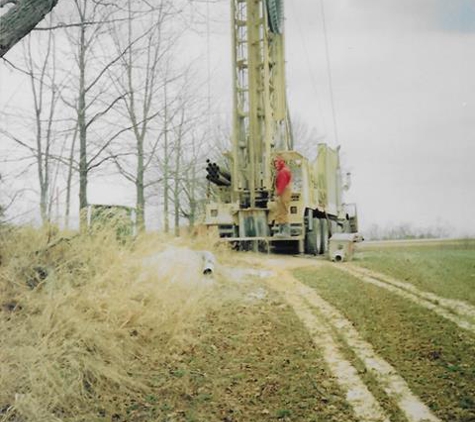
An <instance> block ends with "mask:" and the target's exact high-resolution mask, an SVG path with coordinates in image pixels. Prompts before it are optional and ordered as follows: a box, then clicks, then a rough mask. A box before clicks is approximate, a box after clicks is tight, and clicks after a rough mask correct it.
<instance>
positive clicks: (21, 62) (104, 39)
mask: <svg viewBox="0 0 475 422" xmlns="http://www.w3.org/2000/svg"><path fill="white" fill-rule="evenodd" d="M0 1H1V0H0ZM23 1H24V2H25V1H26V0H23ZM62 1H63V2H65V0H62ZM21 2H22V0H18V2H16V1H15V2H13V3H14V7H13V8H12V9H11V10H13V9H17V10H16V13H18V8H17V3H21ZM39 2H40V0H38V1H37V3H39ZM44 2H45V3H48V4H49V6H51V8H52V7H54V6H55V4H56V2H52V1H49V2H48V1H46V0H44ZM3 3H5V4H6V3H7V2H6V1H5V0H3V1H2V3H0V6H3V5H4V4H3ZM30 3H32V4H33V3H34V2H33V1H30ZM53 3H54V4H53ZM60 3H61V2H60ZM189 3H190V2H189V1H187V0H183V1H180V0H160V1H156V2H148V1H146V0H133V1H132V0H118V1H115V2H106V1H103V0H94V1H90V0H69V1H68V5H67V6H68V8H69V9H67V13H66V12H64V11H63V15H60V8H56V11H57V14H56V15H55V16H51V15H50V16H48V18H46V19H45V20H43V23H42V26H43V27H44V29H48V30H45V31H37V32H35V33H34V34H33V35H34V36H32V37H28V38H27V39H24V40H23V41H22V42H21V44H22V45H21V46H20V45H18V46H17V47H16V48H15V49H16V50H17V49H21V50H22V52H23V57H22V58H21V59H16V60H15V62H10V65H12V66H14V67H15V69H17V71H21V72H23V73H24V74H25V75H26V76H27V78H28V80H29V85H30V87H29V89H30V91H31V98H32V104H30V105H29V106H27V107H29V109H28V110H23V111H21V113H20V112H19V111H12V112H11V113H12V116H11V118H12V119H14V120H16V125H15V130H12V129H11V127H9V130H8V131H7V130H5V129H0V137H2V138H3V139H6V140H8V141H9V142H11V143H12V144H14V145H16V146H17V147H21V149H22V150H23V154H22V156H21V157H19V160H20V161H19V163H22V165H24V166H25V167H30V168H34V170H35V172H36V174H37V180H38V192H39V195H38V196H39V211H40V215H41V220H42V222H43V224H48V223H50V222H52V221H53V220H54V212H55V210H54V207H55V204H59V203H60V201H61V203H64V207H63V208H64V214H63V215H64V221H65V225H66V226H68V225H69V223H70V215H71V204H72V203H73V201H72V195H73V192H75V191H78V196H79V211H80V212H79V216H80V228H81V229H84V228H85V227H86V225H87V220H86V210H87V207H88V205H89V202H88V184H89V183H90V182H91V180H93V178H94V177H96V176H97V175H99V174H101V173H104V172H106V173H115V174H120V175H121V176H122V177H123V178H124V179H125V180H127V181H128V182H129V183H131V184H133V186H134V189H135V197H136V203H135V208H136V210H137V222H138V227H139V229H140V230H141V231H143V230H145V208H146V206H148V204H149V202H150V199H151V198H152V197H153V196H154V195H155V196H156V192H157V191H158V190H160V193H161V194H160V196H159V199H160V201H159V202H160V203H161V205H162V209H163V211H161V212H162V213H163V214H162V219H163V220H162V221H163V223H164V229H165V231H169V230H171V227H170V226H171V224H170V223H171V220H172V219H173V226H174V232H175V234H178V233H179V226H180V221H181V220H182V219H183V218H185V219H187V220H188V222H189V224H190V226H193V224H194V223H195V221H196V216H197V213H198V208H199V198H200V197H202V196H203V191H204V182H203V181H202V180H203V178H202V176H201V174H200V168H201V167H202V163H203V161H204V157H203V151H206V148H203V145H204V143H205V142H207V141H208V139H209V134H207V133H206V125H204V124H203V121H202V120H203V113H202V109H203V108H204V107H203V105H202V102H201V96H200V95H199V93H198V87H197V80H196V78H195V77H194V76H193V71H192V70H191V68H190V64H189V63H186V62H183V61H181V62H178V61H177V60H176V59H175V58H176V55H177V51H178V48H179V44H180V35H181V34H182V32H183V30H184V28H183V25H181V24H180V22H181V20H180V17H181V15H182V14H183V13H184V10H185V8H186V7H188V6H189ZM38 10H40V9H38ZM49 10H51V9H49ZM43 12H44V9H41V14H43V16H44V13H43ZM8 13H10V11H7V13H6V14H4V15H2V19H3V18H5V16H7V15H8ZM1 36H3V35H0V41H1V42H2V43H3V39H2V38H1ZM16 42H18V40H17V41H16ZM12 45H13V44H9V45H8V49H9V48H11V46H12ZM6 51H8V50H5V51H3V53H2V55H3V54H5V52H6ZM16 57H18V55H17V56H16ZM17 149H18V148H17ZM155 199H156V198H155ZM56 212H58V211H57V210H56ZM157 212H158V211H157Z"/></svg>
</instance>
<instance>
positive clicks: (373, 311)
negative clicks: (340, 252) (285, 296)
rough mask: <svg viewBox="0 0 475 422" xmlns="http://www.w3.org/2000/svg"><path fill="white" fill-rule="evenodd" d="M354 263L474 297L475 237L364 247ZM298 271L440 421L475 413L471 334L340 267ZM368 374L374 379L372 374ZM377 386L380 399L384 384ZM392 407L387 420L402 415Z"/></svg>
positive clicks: (448, 294) (424, 287) (439, 291)
mask: <svg viewBox="0 0 475 422" xmlns="http://www.w3.org/2000/svg"><path fill="white" fill-rule="evenodd" d="M355 263H357V264H358V265H361V266H363V267H366V268H370V269H372V270H377V271H380V272H382V273H384V274H387V275H390V276H392V277H395V278H397V279H400V280H402V281H404V282H406V283H413V284H414V285H415V286H417V287H418V288H420V289H421V290H425V291H430V292H434V293H436V294H438V295H440V296H442V297H447V298H454V299H466V300H467V301H468V302H471V303H473V300H474V298H475V296H474V294H475V293H474V286H475V275H474V274H475V248H474V243H473V242H461V243H458V244H449V245H443V244H442V245H425V246H423V245H418V246H408V245H401V246H392V247H387V248H384V249H383V248H381V249H380V250H372V251H371V250H370V251H363V252H361V253H360V254H359V256H357V259H356V260H355ZM295 275H296V277H297V278H298V279H299V280H301V281H303V282H305V283H306V284H307V285H309V286H311V287H312V288H314V289H315V290H316V291H317V292H318V293H319V294H320V295H321V296H322V297H323V298H324V299H325V300H327V301H328V302H329V303H331V304H333V305H334V306H335V307H336V308H338V309H340V310H341V312H342V313H343V314H344V315H345V317H346V318H347V319H348V320H349V321H351V323H352V324H354V326H355V328H356V329H357V331H358V332H359V333H360V334H361V335H362V337H363V338H364V339H365V340H366V341H367V342H369V343H370V344H371V345H372V346H373V347H374V349H375V351H376V352H377V353H378V354H379V355H380V356H382V357H383V358H385V359H386V360H387V361H388V362H390V363H391V364H392V365H393V366H394V367H395V369H396V370H397V371H398V373H400V374H401V375H402V376H403V378H404V379H405V380H406V381H407V382H408V384H409V386H410V388H411V389H412V390H413V391H414V392H415V393H416V394H417V395H418V396H419V397H420V398H422V399H423V401H424V402H425V403H426V404H428V405H429V407H430V408H431V409H432V410H433V411H434V413H435V414H436V415H437V416H438V417H439V418H440V419H441V420H444V421H451V422H452V421H454V422H455V421H464V422H468V421H474V420H475V336H474V335H473V333H470V332H467V331H464V330H462V329H460V327H458V326H456V325H455V324H453V323H452V322H450V321H447V320H445V319H443V318H441V317H440V316H438V315H436V314H434V312H432V311H431V310H428V309H424V308H422V307H420V306H418V305H417V304H415V303H413V302H411V301H408V300H406V299H405V298H403V297H400V296H398V295H395V294H393V293H392V292H390V291H387V290H385V289H382V288H379V287H377V286H374V285H369V284H367V283H363V282H362V281H361V280H360V279H358V278H357V277H353V276H352V275H349V274H347V273H344V272H342V271H341V270H340V269H339V268H338V266H326V267H325V268H322V269H319V270H318V271H316V270H315V269H314V268H306V269H301V270H297V271H296V272H295ZM346 353H347V356H349V357H350V359H351V360H352V361H353V362H354V364H355V366H356V367H360V366H361V364H360V362H358V359H357V358H356V357H355V356H354V355H353V354H352V351H351V348H348V349H347V350H346ZM365 376H366V378H368V384H369V385H370V386H371V385H372V383H371V375H370V374H366V375H365ZM374 390H375V391H374V393H375V395H377V396H378V397H380V398H381V400H385V398H384V393H383V392H382V391H378V390H377V388H376V387H375V389H374ZM386 400H387V398H386ZM388 408H390V403H388ZM390 413H391V411H390ZM391 414H392V418H391V420H399V419H398V418H400V416H399V415H398V413H397V411H396V412H394V411H393V412H392V413H391ZM401 420H404V419H401Z"/></svg>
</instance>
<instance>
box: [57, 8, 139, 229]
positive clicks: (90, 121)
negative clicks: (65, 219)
mask: <svg viewBox="0 0 475 422" xmlns="http://www.w3.org/2000/svg"><path fill="white" fill-rule="evenodd" d="M73 2H74V7H75V12H76V15H77V19H78V22H77V23H76V24H75V25H71V26H68V27H67V34H68V37H69V40H70V42H71V43H72V44H73V45H74V46H75V49H76V52H75V57H74V59H75V62H76V64H77V70H78V77H77V84H76V85H75V86H74V82H73V80H71V81H72V83H71V85H73V86H74V88H75V90H76V94H75V97H76V98H75V99H74V100H72V101H71V100H68V99H66V98H64V97H63V101H65V103H66V104H68V105H69V106H70V107H72V108H73V109H74V112H75V114H76V122H77V123H76V125H77V136H78V140H79V160H77V161H75V166H72V167H71V168H75V169H76V170H77V171H78V173H79V214H80V220H79V221H80V228H81V230H84V229H85V227H86V225H87V214H86V209H87V206H88V199H87V186H88V180H89V175H90V172H91V171H92V170H94V169H96V168H98V167H100V166H101V165H102V164H103V163H105V162H106V161H110V160H111V159H112V157H110V156H108V155H107V154H106V152H107V148H108V147H109V146H110V145H111V144H112V143H113V142H114V141H115V140H116V139H117V138H118V137H119V136H120V135H121V134H122V133H124V132H126V131H129V130H130V129H131V127H130V126H123V127H119V128H117V130H115V131H114V132H113V133H111V131H110V129H109V130H104V129H102V130H101V128H95V127H94V126H95V125H97V123H98V122H99V121H101V120H103V119H104V118H105V117H106V116H107V115H108V114H110V113H111V112H112V111H113V110H114V108H115V107H116V105H117V103H119V102H120V101H122V100H123V99H124V95H123V94H121V95H118V96H116V97H115V98H110V95H108V92H110V90H111V84H110V82H108V80H107V78H106V75H107V73H108V72H109V71H110V69H111V68H112V67H114V66H115V65H117V63H118V61H119V60H120V58H121V56H122V55H124V54H126V52H127V48H126V49H125V50H124V51H121V52H120V54H117V55H115V54H114V55H112V56H111V55H110V54H108V53H109V52H107V51H106V52H105V51H104V50H107V47H105V48H103V50H102V51H100V47H101V46H104V45H107V42H110V37H108V33H109V27H108V23H109V22H110V21H111V20H113V19H112V16H113V15H114V14H116V13H120V12H121V9H120V2H116V3H114V4H112V3H110V2H105V1H101V0H97V1H94V2H90V1H88V0H73ZM104 39H105V40H104ZM100 40H101V41H100ZM98 56H100V57H101V58H103V60H98ZM93 129H94V135H95V139H94V140H91V139H89V136H88V135H89V133H91V132H92V131H93ZM70 164H72V162H70Z"/></svg>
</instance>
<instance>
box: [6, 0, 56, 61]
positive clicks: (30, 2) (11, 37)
mask: <svg viewBox="0 0 475 422" xmlns="http://www.w3.org/2000/svg"><path fill="white" fill-rule="evenodd" d="M57 3H58V0H0V9H1V8H3V7H10V9H9V10H7V12H5V13H4V14H3V15H1V16H0V57H3V56H4V55H5V54H6V53H7V51H8V50H10V49H11V48H12V47H13V46H14V45H15V44H16V43H18V41H20V40H21V39H22V38H23V37H25V36H26V35H27V34H29V33H30V32H31V30H32V29H33V28H34V27H35V26H36V25H37V24H38V23H39V22H41V21H42V20H43V18H44V17H45V16H46V15H47V14H48V13H49V12H51V10H53V8H54V7H55V6H56V4H57Z"/></svg>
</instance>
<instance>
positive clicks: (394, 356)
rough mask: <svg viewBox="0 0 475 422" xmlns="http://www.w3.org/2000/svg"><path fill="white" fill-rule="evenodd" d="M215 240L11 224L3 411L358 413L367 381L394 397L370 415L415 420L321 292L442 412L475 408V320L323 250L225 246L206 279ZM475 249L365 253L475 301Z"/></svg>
mask: <svg viewBox="0 0 475 422" xmlns="http://www.w3.org/2000/svg"><path fill="white" fill-rule="evenodd" d="M206 243H207V240H206V239H201V240H200V242H192V241H191V240H178V241H172V240H171V239H164V238H157V237H156V236H154V237H145V238H142V239H139V240H137V241H135V242H132V243H126V244H124V243H122V242H119V241H118V240H117V239H116V238H115V235H114V233H113V232H107V231H104V232H98V233H95V234H94V235H92V236H79V235H66V234H61V233H57V232H52V231H38V230H34V229H29V228H21V229H12V230H3V231H0V298H1V299H0V339H1V340H0V384H1V385H2V388H1V389H0V422H63V421H64V422H80V421H81V422H106V421H107V422H154V421H163V422H165V421H168V422H181V421H184V422H185V421H189V422H191V421H203V422H208V421H221V422H247V421H249V422H251V421H253V422H254V421H264V422H265V421H269V422H270V421H296V422H299V421H305V422H307V421H308V422H310V421H314V422H328V421H330V422H341V421H344V422H352V421H357V420H366V419H364V417H363V418H362V417H361V415H362V414H365V412H367V411H369V412H371V411H373V410H374V409H373V410H371V409H369V408H365V407H364V406H363V407H361V406H360V408H359V410H358V406H359V404H358V394H360V393H361V391H360V390H358V389H361V385H365V386H367V388H368V389H369V392H368V394H369V395H372V396H374V397H375V400H376V401H377V402H378V403H379V405H378V406H381V409H382V410H381V411H380V410H376V411H375V412H376V414H379V413H378V412H380V413H381V412H382V413H381V414H382V416H381V417H379V416H378V417H377V418H373V419H370V417H369V419H367V420H378V421H379V420H381V421H383V420H386V419H385V416H384V415H387V416H388V417H389V418H390V420H391V421H393V422H403V421H406V420H407V419H406V418H405V416H404V411H403V410H401V406H400V403H398V400H397V394H396V396H394V395H392V396H391V395H388V394H387V392H386V390H385V389H384V388H383V387H382V386H381V382H380V381H381V380H380V379H379V380H378V379H377V376H376V375H375V372H374V371H373V370H369V369H368V368H367V362H366V363H365V362H363V361H362V360H361V353H360V352H358V350H357V349H356V348H355V346H354V345H353V346H351V345H348V344H349V343H348V344H347V345H346V346H343V347H340V346H337V344H343V345H344V344H345V342H347V341H348V338H347V337H345V335H346V332H347V331H349V328H345V325H344V324H343V325H341V324H342V322H341V320H340V321H337V322H336V323H335V322H328V321H330V319H328V321H327V320H326V315H323V314H324V313H325V312H332V311H331V309H330V308H325V306H326V305H325V306H323V307H321V308H319V302H318V301H319V300H320V299H319V298H320V297H321V298H322V300H325V301H326V302H328V303H329V304H332V305H333V306H334V307H335V309H337V310H339V312H341V313H342V314H343V315H344V317H345V318H347V319H348V321H349V324H350V326H351V329H356V330H357V334H358V335H359V336H361V337H362V339H363V340H364V341H366V342H368V344H370V345H371V347H373V348H374V350H375V352H376V353H377V354H378V355H379V356H381V357H383V358H384V359H385V360H386V361H387V362H389V363H390V364H391V365H392V366H393V368H394V371H396V372H397V373H398V374H399V375H401V376H402V377H403V378H404V380H405V381H406V382H407V384H408V385H409V387H410V389H411V390H412V391H413V392H414V393H415V394H416V395H417V396H418V397H419V398H420V399H421V400H423V402H424V403H425V404H427V405H428V406H429V407H430V408H431V409H432V411H433V412H434V414H435V415H437V416H438V417H439V418H440V420H441V421H450V422H469V421H473V420H475V402H474V397H475V335H474V334H473V333H471V332H467V331H466V330H463V329H461V328H460V327H459V326H457V325H455V324H454V323H452V322H451V321H450V319H449V320H447V319H445V318H442V317H441V316H440V315H438V314H437V313H434V312H433V310H431V308H424V307H421V306H419V305H418V304H417V303H414V302H411V301H408V300H406V299H405V298H404V296H400V295H397V294H394V292H391V291H388V290H385V289H381V288H379V287H377V286H375V285H371V284H368V283H365V282H362V280H361V279H359V278H358V277H354V276H352V275H351V274H348V273H346V272H343V271H341V267H340V268H339V267H338V266H337V265H333V264H330V263H326V262H323V261H321V260H318V261H305V260H304V259H297V258H294V257H288V256H287V257H286V256H278V257H272V256H271V257H268V256H263V255H254V254H249V255H246V254H239V255H236V254H235V253H233V252H230V251H228V250H226V249H222V250H221V249H220V250H215V251H214V252H215V253H216V255H217V257H218V262H219V263H220V265H219V266H218V271H217V272H216V274H215V276H214V277H213V278H204V277H203V276H202V275H201V267H200V262H201V261H200V258H197V256H198V255H197V253H198V252H196V251H197V250H202V249H203V248H205V246H206ZM473 251H474V249H473V243H468V244H467V245H465V244H458V245H455V246H454V245H452V246H450V247H448V248H445V249H444V248H441V247H440V245H439V246H435V245H432V246H430V247H421V246H418V247H413V246H410V247H408V246H403V247H402V248H401V246H399V247H396V248H395V247H391V248H388V247H386V248H385V249H384V250H383V249H381V250H379V249H378V250H375V249H367V250H365V251H363V252H361V253H360V254H359V255H358V256H357V259H356V261H355V263H356V264H357V265H361V266H364V267H366V268H370V269H371V270H373V271H379V272H381V273H386V274H389V275H391V276H393V277H396V278H398V279H400V280H402V281H404V282H406V283H407V282H410V283H414V285H416V286H417V287H418V288H419V289H421V290H424V291H431V292H433V293H436V294H438V295H440V296H443V297H449V298H450V297H451V298H455V299H456V298H462V299H466V300H467V301H471V300H472V299H470V300H469V299H468V298H469V297H472V298H473V296H470V295H471V294H473V292H472V291H471V287H470V286H472V287H473V280H472V277H471V275H470V274H471V271H472V266H473ZM470 257H472V259H471V258H470ZM441 261H443V265H441ZM306 262H313V263H314V264H313V265H312V267H308V268H300V269H298V268H299V267H303V266H305V265H306ZM296 268H297V269H296ZM250 270H252V271H250ZM263 270H264V275H262V274H261V275H259V274H260V273H259V271H263ZM253 271H254V272H253ZM291 271H293V273H294V275H295V276H296V277H297V279H298V280H300V281H302V282H303V283H305V284H304V285H300V284H298V281H297V280H296V279H295V278H293V277H292V275H291ZM447 271H448V272H447ZM256 272H257V273H256ZM454 274H455V275H456V277H455V278H451V277H449V275H454ZM428 278H429V280H428ZM471 283H472V284H471ZM303 287H306V288H307V289H308V290H307V291H305V290H304V289H303ZM429 287H430V288H429ZM454 292H456V293H454ZM314 295H317V296H314ZM318 295H319V296H318ZM308 300H310V301H313V302H312V303H313V305H312V306H314V307H313V308H312V307H311V306H310V305H309V304H306V301H308ZM309 303H310V302H309ZM322 309H323V310H325V309H326V310H325V311H323V310H322ZM328 309H330V310H328ZM322 313H323V314H322ZM319 314H322V315H319ZM327 323H328V327H327V328H325V327H323V325H325V324H327ZM332 324H333V325H332ZM325 339H328V342H330V343H332V342H333V341H335V345H332V344H329V343H328V342H327V340H325ZM358 344H359V343H358ZM359 353H360V354H359ZM365 353H367V351H366V352H365ZM368 356H370V355H368ZM370 360H371V359H370ZM344 361H346V362H347V363H348V364H347V365H346V364H345V363H344ZM342 365H343V366H342ZM345 365H346V366H345ZM351 367H354V368H355V369H354V371H353V372H351ZM342 368H343V369H344V370H343V372H342V371H341V370H340V369H342ZM345 368H346V369H345ZM348 368H349V369H348ZM335 371H336V372H335ZM348 371H349V372H348ZM345 374H348V377H349V381H347V380H345V376H346V375H345ZM358 377H359V378H360V379H361V382H360V384H358V382H359V381H357V378H358ZM355 380H356V381H355ZM355 385H356V387H355ZM358 385H360V386H359V387H358ZM348 388H350V390H348ZM355 388H356V389H355ZM364 388H366V387H364ZM364 388H363V389H364ZM355 406H356V407H355ZM358 412H360V413H358ZM357 414H359V415H360V416H359V417H358V416H357ZM373 414H374V413H373ZM432 420H436V419H431V421H432ZM437 421H438V419H437Z"/></svg>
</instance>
